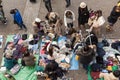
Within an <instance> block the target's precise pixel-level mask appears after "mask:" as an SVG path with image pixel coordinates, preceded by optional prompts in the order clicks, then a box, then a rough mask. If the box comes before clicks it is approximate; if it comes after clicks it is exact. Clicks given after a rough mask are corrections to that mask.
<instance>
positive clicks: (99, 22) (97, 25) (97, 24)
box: [88, 10, 105, 35]
mask: <svg viewBox="0 0 120 80" xmlns="http://www.w3.org/2000/svg"><path fill="white" fill-rule="evenodd" d="M88 22H89V21H88ZM104 23H105V19H104V17H103V16H102V11H101V10H97V11H96V12H95V17H94V20H93V22H92V23H91V25H90V26H91V27H90V30H91V31H93V32H94V33H95V34H96V35H100V32H101V26H103V25H104Z"/></svg>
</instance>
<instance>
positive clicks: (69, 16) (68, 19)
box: [64, 10, 75, 28]
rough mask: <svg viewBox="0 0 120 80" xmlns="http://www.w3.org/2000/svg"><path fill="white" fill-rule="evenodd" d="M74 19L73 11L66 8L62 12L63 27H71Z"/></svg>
mask: <svg viewBox="0 0 120 80" xmlns="http://www.w3.org/2000/svg"><path fill="white" fill-rule="evenodd" d="M74 21H75V15H74V13H73V11H71V10H66V11H65V12H64V24H65V27H66V28H72V27H73V22H74Z"/></svg>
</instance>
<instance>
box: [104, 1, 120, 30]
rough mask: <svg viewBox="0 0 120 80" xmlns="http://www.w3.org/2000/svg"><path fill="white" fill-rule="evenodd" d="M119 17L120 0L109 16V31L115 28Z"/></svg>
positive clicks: (107, 27)
mask: <svg viewBox="0 0 120 80" xmlns="http://www.w3.org/2000/svg"><path fill="white" fill-rule="evenodd" d="M118 18H120V1H119V2H118V3H117V5H115V6H114V7H113V9H112V11H111V13H110V16H108V25H107V26H106V29H107V30H108V31H112V30H113V29H112V28H113V25H114V24H115V23H116V22H117V20H118Z"/></svg>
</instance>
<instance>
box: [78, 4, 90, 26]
mask: <svg viewBox="0 0 120 80" xmlns="http://www.w3.org/2000/svg"><path fill="white" fill-rule="evenodd" d="M88 19H89V11H88V8H87V5H86V3H85V2H81V3H80V6H79V7H78V27H79V28H81V27H80V26H85V24H86V23H88Z"/></svg>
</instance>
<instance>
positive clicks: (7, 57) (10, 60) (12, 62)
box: [4, 53, 18, 70]
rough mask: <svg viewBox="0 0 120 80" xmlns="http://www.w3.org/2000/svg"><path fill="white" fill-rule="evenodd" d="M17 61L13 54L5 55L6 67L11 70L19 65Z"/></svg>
mask: <svg viewBox="0 0 120 80" xmlns="http://www.w3.org/2000/svg"><path fill="white" fill-rule="evenodd" d="M17 63H18V62H17V60H16V59H14V58H13V56H12V54H10V53H5V56H4V66H5V67H6V68H7V69H8V70H10V69H11V68H13V67H14V66H15V65H16V64H17Z"/></svg>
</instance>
